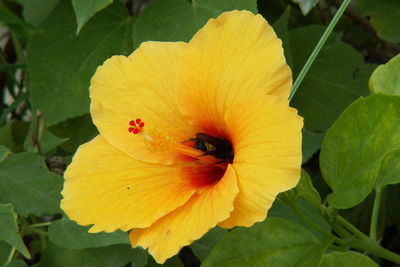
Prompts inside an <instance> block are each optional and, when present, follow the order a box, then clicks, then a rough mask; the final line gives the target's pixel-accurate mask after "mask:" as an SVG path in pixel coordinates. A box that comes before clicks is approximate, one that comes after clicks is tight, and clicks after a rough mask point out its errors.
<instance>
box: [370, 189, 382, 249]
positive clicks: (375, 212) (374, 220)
mask: <svg viewBox="0 0 400 267" xmlns="http://www.w3.org/2000/svg"><path fill="white" fill-rule="evenodd" d="M382 192H383V189H382V188H376V189H375V200H374V207H373V208H372V215H371V224H370V228H369V236H370V238H371V240H372V241H375V242H376V241H377V229H378V221H379V212H380V209H381V201H382Z"/></svg>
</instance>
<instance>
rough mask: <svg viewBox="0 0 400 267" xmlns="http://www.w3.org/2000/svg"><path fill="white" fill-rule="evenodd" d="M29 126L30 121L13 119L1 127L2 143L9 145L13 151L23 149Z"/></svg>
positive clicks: (0, 140)
mask: <svg viewBox="0 0 400 267" xmlns="http://www.w3.org/2000/svg"><path fill="white" fill-rule="evenodd" d="M28 127H29V123H27V122H22V121H11V122H8V123H7V124H5V125H4V126H3V127H0V145H3V146H5V147H7V148H8V149H10V150H11V151H12V152H20V151H23V144H24V140H25V138H26V136H27V133H28Z"/></svg>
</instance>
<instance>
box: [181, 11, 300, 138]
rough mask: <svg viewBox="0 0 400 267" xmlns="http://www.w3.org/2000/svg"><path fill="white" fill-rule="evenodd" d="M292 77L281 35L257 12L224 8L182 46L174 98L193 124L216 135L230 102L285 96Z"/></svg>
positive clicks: (230, 104) (218, 132) (231, 103)
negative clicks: (183, 47)
mask: <svg viewBox="0 0 400 267" xmlns="http://www.w3.org/2000/svg"><path fill="white" fill-rule="evenodd" d="M291 77H292V76H291V71H290V68H289V67H288V66H287V64H286V61H285V58H284V54H283V49H282V44H281V40H280V39H278V38H277V36H276V34H275V33H274V31H273V29H272V28H271V26H269V25H268V23H267V22H266V21H265V19H264V18H263V17H262V16H261V15H254V14H252V13H251V12H248V11H237V10H236V11H232V12H225V13H223V14H222V15H220V16H219V17H218V18H217V19H210V20H209V21H208V23H207V24H206V25H205V26H204V27H203V28H202V29H201V30H200V31H198V32H197V33H196V34H195V36H194V37H193V38H192V40H191V41H190V42H189V44H188V46H187V49H185V52H184V56H183V61H182V68H181V71H180V75H179V79H178V87H177V103H178V107H179V109H180V111H181V112H182V114H183V115H184V116H186V117H187V118H189V119H190V120H191V121H192V124H193V125H197V126H199V127H201V128H202V130H203V131H206V132H208V133H209V134H214V135H218V134H221V131H219V129H218V127H219V126H220V125H222V124H223V119H224V118H223V114H224V111H225V110H227V108H228V107H230V106H232V105H235V103H237V102H238V101H241V99H243V98H245V97H248V96H251V95H262V94H271V95H276V96H279V97H282V98H287V97H288V95H289V91H290V87H291V82H292V80H291ZM216 128H217V129H216Z"/></svg>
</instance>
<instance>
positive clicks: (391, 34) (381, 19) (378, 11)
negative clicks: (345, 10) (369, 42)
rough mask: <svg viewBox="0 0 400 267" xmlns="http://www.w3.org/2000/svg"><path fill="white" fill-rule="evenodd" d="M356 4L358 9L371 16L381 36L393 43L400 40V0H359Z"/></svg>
mask: <svg viewBox="0 0 400 267" xmlns="http://www.w3.org/2000/svg"><path fill="white" fill-rule="evenodd" d="M356 4H357V9H358V11H360V12H361V13H363V14H364V15H368V16H370V17H371V23H372V25H373V26H374V27H375V29H376V30H377V32H378V36H379V37H381V38H383V39H385V40H386V41H389V42H393V43H398V42H400V31H399V17H400V1H398V0H379V1H377V0H357V1H356Z"/></svg>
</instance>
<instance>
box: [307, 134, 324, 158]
mask: <svg viewBox="0 0 400 267" xmlns="http://www.w3.org/2000/svg"><path fill="white" fill-rule="evenodd" d="M323 138H324V134H322V133H313V132H311V131H308V130H307V129H306V128H303V145H302V151H303V158H302V162H303V163H304V162H306V161H307V160H309V159H310V158H311V157H312V156H313V155H314V154H315V152H317V151H318V150H319V149H320V148H321V144H322V139H323Z"/></svg>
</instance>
